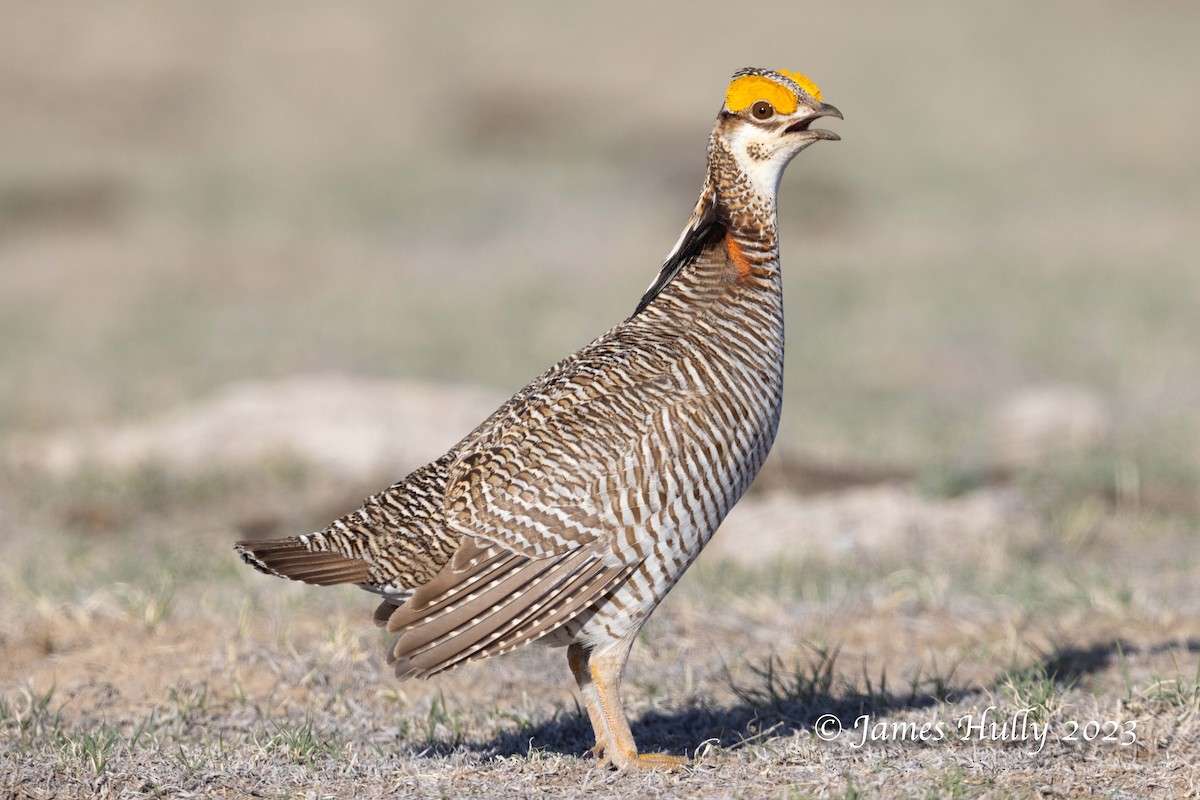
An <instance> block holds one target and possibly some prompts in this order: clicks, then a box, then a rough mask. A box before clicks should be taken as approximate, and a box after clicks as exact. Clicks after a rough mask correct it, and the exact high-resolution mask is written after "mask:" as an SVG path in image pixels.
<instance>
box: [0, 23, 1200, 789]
mask: <svg viewBox="0 0 1200 800" xmlns="http://www.w3.org/2000/svg"><path fill="white" fill-rule="evenodd" d="M447 8H449V7H447ZM730 13H731V12H730V8H729V6H728V4H724V3H717V2H706V1H704V2H695V3H688V4H686V5H683V4H679V5H677V4H671V3H660V4H654V5H653V6H646V7H644V8H640V9H639V10H638V11H637V13H636V14H635V13H633V12H632V11H630V12H626V11H621V10H617V11H613V10H610V9H609V8H608V7H602V6H586V7H585V6H582V5H578V6H574V5H573V6H566V5H562V6H561V7H555V11H554V12H553V13H551V12H549V11H548V10H547V9H546V8H545V7H543V6H538V5H533V4H523V3H515V4H503V5H499V4H484V3H476V4H468V5H465V6H455V8H454V10H446V9H441V8H440V7H434V6H428V7H426V6H417V5H405V4H397V3H393V2H390V0H381V1H380V2H370V1H369V0H363V1H362V2H354V3H343V4H337V5H297V4H295V3H290V2H264V3H256V4H253V5H247V4H244V3H239V2H236V0H230V1H229V2H223V1H221V0H214V2H209V3H204V4H190V5H188V4H161V3H144V4H131V5H124V6H121V7H119V8H116V7H111V6H100V5H96V6H78V7H70V6H62V5H58V4H55V3H38V4H28V5H25V6H20V7H16V6H14V7H13V8H10V9H7V10H6V12H5V24H4V25H3V26H0V116H3V119H4V124H3V125H0V553H3V559H2V561H0V652H2V653H3V658H0V797H5V798H8V797H13V798H26V797H36V798H42V797H94V796H102V797H113V798H117V797H188V796H201V797H214V796H215V797H221V796H228V797H246V796H263V797H363V798H370V797H383V796H387V797H396V796H414V797H442V796H470V795H475V796H495V795H496V794H497V793H500V792H503V793H505V794H511V795H520V796H530V797H540V796H564V797H602V796H618V795H619V796H662V797H759V796H773V797H806V796H814V797H859V796H884V797H913V796H918V797H919V796H926V797H972V796H986V797H995V796H1019V797H1026V796H1041V797H1090V796H1096V797H1146V796H1170V797H1188V796H1195V795H1196V794H1197V787H1196V779H1195V775H1196V766H1197V763H1196V762H1197V760H1200V740H1198V737H1200V734H1198V730H1197V725H1198V722H1197V716H1198V715H1200V602H1198V601H1197V598H1200V554H1198V550H1197V540H1198V536H1200V493H1198V491H1197V487H1198V486H1200V413H1198V411H1197V409H1200V370H1198V369H1196V342H1197V341H1200V271H1198V270H1197V269H1196V253H1197V252H1200V229H1198V228H1197V227H1196V225H1195V220H1196V219H1198V218H1200V156H1198V155H1197V153H1198V151H1197V150H1196V148H1195V146H1194V143H1195V142H1196V141H1198V140H1200V99H1198V98H1200V95H1198V94H1197V93H1196V92H1195V91H1194V86H1193V84H1194V69H1192V68H1191V65H1192V62H1193V61H1194V56H1193V50H1194V41H1193V40H1194V35H1193V31H1195V30H1196V26H1197V15H1198V14H1200V11H1198V10H1197V8H1196V7H1193V6H1189V5H1187V4H1160V5H1154V6H1152V7H1151V6H1144V5H1143V6H1137V7H1134V6H1129V5H1127V4H1121V3H1116V2H1107V0H1105V1H1104V2H1099V3H1092V4H1089V5H1088V6H1087V9H1086V10H1085V9H1083V8H1082V7H1081V6H1080V7H1076V6H1073V5H1062V6H1049V5H1046V4H1043V3H1033V2H1016V3H1008V4H1003V5H997V6H984V5H971V6H967V5H962V6H956V7H953V8H950V7H947V6H946V5H945V4H942V3H933V2H929V3H922V2H917V3H908V4H905V5H904V6H903V7H901V6H898V5H895V4H889V3H882V2H865V3H854V4H839V5H833V6H830V7H827V8H816V7H801V6H798V5H796V4H794V3H788V4H785V3H744V4H741V5H740V6H739V11H738V13H739V14H740V15H742V16H739V17H738V18H737V19H732V18H731V17H730ZM743 27H745V30H743ZM617 43H619V46H617ZM748 65H759V66H767V67H782V68H788V69H799V70H801V71H804V72H806V73H808V74H810V75H811V77H812V78H813V79H814V80H815V81H816V82H817V83H818V85H820V86H821V87H822V89H823V90H824V99H825V100H826V101H828V102H830V103H833V104H835V105H837V106H838V107H839V108H840V109H841V110H842V111H843V112H844V113H845V116H846V119H845V121H835V122H836V125H834V124H831V125H830V127H831V128H832V127H836V128H837V130H838V133H839V134H840V135H841V136H842V141H840V142H836V143H828V142H823V143H819V145H817V146H814V147H813V148H812V149H810V150H809V151H807V152H805V153H804V154H802V155H801V157H800V158H799V159H798V160H797V161H796V162H795V163H794V164H793V165H792V166H791V167H790V169H789V172H788V174H787V175H786V177H785V179H784V182H783V185H782V188H781V198H780V230H781V240H782V250H783V266H784V273H785V297H786V304H787V320H788V322H787V325H788V330H787V334H788V351H787V352H788V356H787V358H788V361H787V369H786V372H787V386H786V394H785V408H784V418H783V422H782V426H781V431H780V438H779V442H778V443H777V447H776V452H775V453H774V454H773V456H772V460H771V461H770V463H769V465H768V467H767V468H766V470H765V471H764V474H763V475H762V476H761V477H760V479H759V481H758V482H757V483H756V485H755V487H754V488H753V489H752V491H751V494H750V495H749V496H748V497H747V498H746V499H745V500H744V501H743V503H742V504H741V505H739V506H738V508H737V509H735V511H734V513H733V515H732V516H731V517H730V519H729V520H728V522H727V523H726V525H725V526H724V527H723V528H722V530H721V531H720V532H719V533H718V534H717V537H716V538H715V540H714V541H713V543H712V546H711V548H710V549H709V550H708V551H706V553H705V554H704V556H703V557H702V559H701V561H700V562H699V563H698V564H697V565H696V566H695V568H694V569H693V570H691V571H690V572H689V573H688V574H687V575H686V576H685V578H684V580H683V582H682V583H681V584H680V585H679V587H678V588H677V589H676V590H675V591H673V592H672V594H671V595H670V597H669V598H668V599H667V601H666V603H665V604H664V605H663V606H662V607H661V608H660V609H659V610H658V612H657V613H656V614H655V616H654V618H653V619H652V620H651V621H650V623H649V624H648V625H647V627H646V629H645V631H644V634H643V635H642V637H641V639H640V640H639V642H638V644H637V645H636V646H635V648H634V651H633V655H632V658H631V662H630V667H629V670H628V673H627V677H626V684H625V689H624V694H625V698H626V704H627V708H628V711H629V713H630V717H631V720H632V722H633V731H634V734H635V736H636V737H637V739H638V741H639V743H640V745H641V746H642V748H643V749H645V750H665V751H667V752H671V753H678V754H686V755H687V756H689V758H691V766H690V767H689V769H687V770H685V771H683V772H680V773H668V774H659V773H647V774H619V773H616V772H612V771H609V770H607V769H604V768H602V767H600V766H598V765H597V764H596V763H595V762H594V761H591V760H589V759H587V758H586V757H585V756H584V755H583V754H584V752H585V751H586V749H587V748H588V747H589V746H590V744H591V742H590V741H589V735H590V734H589V730H588V729H589V726H588V724H587V721H586V716H585V715H581V713H580V709H579V706H578V704H577V702H576V696H575V693H574V689H573V687H572V681H571V680H570V677H569V673H568V670H567V667H566V663H565V661H566V659H565V655H564V653H562V652H561V651H555V650H546V649H542V648H538V647H533V648H528V649H525V650H522V651H519V652H516V653H513V654H511V655H509V656H505V657H503V658H499V659H495V660H493V661H489V662H485V663H482V664H477V665H473V666H470V667H467V668H464V669H462V670H459V671H456V672H453V673H450V674H448V675H445V676H441V677H438V678H436V679H434V680H432V681H429V682H423V683H422V682H405V683H400V682H398V681H396V680H395V679H394V677H393V676H392V675H391V674H390V672H389V671H388V668H387V665H386V663H385V662H384V658H383V653H384V651H385V648H386V645H387V639H386V637H385V636H383V635H382V634H381V633H379V632H378V631H377V630H376V629H375V628H373V627H372V626H371V624H370V616H369V615H370V613H371V610H372V608H373V605H374V604H373V602H372V598H371V597H369V596H368V595H366V594H364V593H363V592H361V591H358V590H355V589H352V588H345V589H336V590H335V589H316V588H311V587H303V586H299V585H292V584H288V583H286V582H284V581H279V580H274V579H269V578H267V577H265V576H262V575H259V574H257V573H254V572H253V571H252V570H250V569H248V568H246V567H245V566H244V565H242V564H241V563H239V562H238V561H237V559H236V558H235V556H234V554H233V551H232V548H231V545H232V542H233V541H235V540H237V539H239V538H245V537H253V536H274V535H285V534H290V533H300V532H307V531H311V530H314V529H317V528H319V527H321V526H323V525H324V524H325V523H326V522H328V521H329V520H330V519H332V518H333V517H335V516H337V515H339V514H342V513H344V512H346V511H348V510H350V509H352V508H354V507H355V506H356V505H357V503H358V502H360V501H361V499H362V498H363V497H364V496H366V495H367V494H369V493H371V492H374V491H377V490H379V489H380V488H382V487H383V486H386V485H387V484H389V483H390V482H392V481H394V480H396V479H397V478H399V477H401V476H402V475H403V474H405V471H406V470H407V469H411V468H412V467H414V466H417V465H418V464H420V463H422V462H423V461H424V460H426V459H428V458H431V457H434V456H436V455H438V454H439V448H440V447H444V446H445V445H447V444H449V443H450V442H452V441H453V440H454V438H455V435H456V434H458V433H461V432H463V431H464V430H465V429H466V428H468V427H470V425H471V424H473V422H474V421H475V420H477V419H478V418H479V417H480V416H482V415H483V414H484V413H486V411H487V410H488V408H490V407H491V406H494V404H495V403H496V402H498V401H499V400H500V399H503V398H504V397H506V396H508V394H509V393H511V391H512V390H514V389H515V388H517V387H518V386H520V385H522V384H523V383H524V382H525V381H526V380H528V379H529V378H530V377H532V376H533V375H536V374H537V373H539V372H540V371H541V370H542V369H544V368H545V367H546V366H547V365H548V364H550V363H553V362H554V361H555V360H556V359H558V358H559V357H561V356H563V355H564V354H566V353H567V352H570V351H571V350H572V349H573V348H575V347H578V346H579V345H581V344H583V343H584V342H586V341H588V340H589V339H590V338H591V337H594V336H595V335H597V334H598V333H600V332H601V331H603V330H604V329H606V328H607V327H608V326H610V325H612V324H613V323H615V322H617V321H619V320H620V319H622V318H623V317H624V316H625V315H627V314H628V313H629V312H630V311H631V310H632V308H633V307H634V305H635V304H636V301H637V298H638V297H640V295H641V292H642V291H643V290H644V288H645V286H646V285H647V284H648V283H649V282H650V280H651V279H652V277H653V276H654V275H655V274H656V273H657V268H658V263H659V260H660V259H661V258H662V256H663V255H664V254H665V253H666V252H667V251H668V250H669V249H670V245H671V243H672V242H674V241H675V238H676V236H677V235H678V232H679V230H680V229H681V228H682V226H683V224H684V222H685V220H686V218H687V214H688V212H689V211H690V209H691V206H692V204H693V202H694V199H695V193H696V191H697V190H698V188H699V186H700V182H701V169H702V163H703V157H704V144H705V137H706V136H707V133H708V131H709V130H710V126H711V122H712V116H713V114H714V113H715V111H716V109H717V107H718V105H719V102H720V96H721V93H722V91H723V90H724V87H725V82H726V81H727V80H728V77H729V75H730V74H731V73H732V72H733V71H734V70H736V69H737V68H739V67H743V66H748ZM828 715H832V717H830V716H828ZM864 715H865V716H864ZM993 721H994V722H995V723H996V725H997V727H996V728H995V729H994V733H993V728H992V727H991V724H992V722H993ZM839 726H840V728H841V731H842V732H841V734H840V735H834V734H836V733H837V730H838V727H839ZM1043 733H1044V734H1045V735H1044V736H1042V735H1041V734H1043Z"/></svg>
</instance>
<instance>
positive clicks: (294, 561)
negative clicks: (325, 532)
mask: <svg viewBox="0 0 1200 800" xmlns="http://www.w3.org/2000/svg"><path fill="white" fill-rule="evenodd" d="M233 549H234V550H236V551H237V553H238V555H240V556H241V557H242V560H243V561H245V562H246V563H247V564H249V565H250V566H252V567H254V568H255V569H256V570H258V571H259V572H263V573H266V574H267V575H274V576H276V577H278V578H290V579H291V580H294V581H304V582H305V583H315V584H317V585H318V586H332V585H334V584H338V583H368V582H370V580H371V575H370V571H369V569H368V566H367V562H365V561H363V560H362V559H361V558H352V557H348V556H344V555H342V554H340V553H330V552H322V551H320V550H315V549H313V546H312V543H311V542H310V540H309V537H307V536H289V537H288V538H286V539H260V540H258V541H244V542H237V543H235V544H234V546H233Z"/></svg>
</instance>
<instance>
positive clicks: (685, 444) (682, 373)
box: [238, 122, 783, 677]
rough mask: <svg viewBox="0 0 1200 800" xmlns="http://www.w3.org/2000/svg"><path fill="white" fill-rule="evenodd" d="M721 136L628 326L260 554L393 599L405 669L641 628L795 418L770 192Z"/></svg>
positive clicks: (274, 566) (425, 671) (388, 616)
mask: <svg viewBox="0 0 1200 800" xmlns="http://www.w3.org/2000/svg"><path fill="white" fill-rule="evenodd" d="M720 125H721V123H720V122H719V123H718V129H717V130H716V131H714V134H713V138H712V140H711V142H710V149H709V175H708V180H707V181H706V183H705V186H704V189H703V191H702V193H701V197H700V201H699V202H698V204H697V206H696V209H695V211H694V212H693V214H692V218H691V220H690V222H689V224H688V227H687V228H686V229H685V231H684V234H683V236H682V237H681V239H680V241H679V243H678V244H677V245H676V247H675V249H674V250H673V251H672V254H671V255H670V256H669V257H668V259H667V261H666V263H665V264H664V265H663V268H662V270H661V272H660V274H659V277H658V279H656V281H655V282H654V283H653V284H652V285H651V287H650V289H649V290H648V291H647V293H646V295H645V296H644V297H643V298H642V301H641V303H640V304H639V305H638V308H637V310H636V311H635V313H634V314H633V316H631V317H630V318H629V319H627V320H625V321H624V322H622V323H621V324H620V325H618V326H616V327H615V328H613V329H612V330H610V331H608V332H607V333H605V334H604V335H603V336H601V337H600V338H599V339H597V340H596V341H594V342H592V343H591V344H589V345H587V346H586V347H584V348H582V349H581V350H579V351H578V352H576V353H574V354H573V355H571V356H569V357H568V358H566V359H564V360H563V361H561V362H559V363H558V364H556V365H554V366H553V367H551V368H550V369H549V370H547V371H546V373H544V374H543V375H541V376H540V377H539V378H537V379H536V380H534V381H533V382H532V383H530V384H529V385H528V386H527V387H525V388H524V389H523V390H521V391H520V392H518V393H517V394H516V395H515V396H514V397H513V398H512V399H511V400H509V401H508V402H507V403H505V404H504V405H503V406H502V407H501V408H499V409H497V411H496V412H495V413H494V414H492V415H491V416H490V417H489V418H488V419H487V420H485V421H484V422H483V423H482V424H481V425H480V426H479V427H478V428H476V429H475V430H474V431H472V432H471V433H470V434H469V435H468V436H467V437H465V438H464V439H463V440H462V441H461V442H459V444H458V445H456V446H455V447H454V448H453V449H452V450H451V451H450V452H449V453H447V454H446V455H445V456H443V457H442V458H441V459H439V460H438V461H435V462H433V463H432V464H430V465H428V466H426V467H423V468H422V469H420V470H417V471H416V472H414V473H413V474H412V475H410V476H409V477H407V478H406V479H405V480H403V481H401V482H399V483H397V484H396V485H394V486H392V487H390V488H389V489H388V490H386V491H384V492H383V493H381V494H379V495H376V496H374V497H372V498H370V499H368V500H367V502H366V503H365V504H364V505H363V507H362V508H361V509H359V510H358V511H356V512H354V513H353V514H350V515H347V516H346V517H343V518H342V519H339V520H338V521H336V522H334V523H333V524H332V525H330V526H329V527H328V528H326V529H325V530H324V531H321V532H319V533H314V534H309V535H307V536H300V537H294V538H290V539H282V540H273V541H267V542H240V543H239V544H238V550H239V552H241V553H242V555H243V557H244V558H245V560H246V561H247V562H248V563H251V564H252V565H254V566H255V567H257V568H259V569H260V570H263V571H265V572H269V573H271V574H275V575H281V576H285V577H291V578H296V579H298V580H305V581H309V582H313V583H337V582H350V583H358V584H360V585H362V586H363V587H364V588H367V589H370V590H371V591H375V592H378V593H380V594H382V595H383V596H384V600H383V602H382V603H381V605H380V607H379V609H378V610H377V611H376V614H375V620H376V622H377V623H378V624H381V625H386V626H387V629H388V630H389V631H391V632H395V633H398V634H399V638H398V639H397V641H396V644H395V647H394V648H393V651H392V654H391V658H390V660H392V661H393V662H394V663H395V666H396V671H397V674H398V675H400V676H401V677H407V676H427V675H432V674H435V673H437V672H440V671H443V670H446V669H451V668H453V667H456V666H459V665H460V664H464V663H467V662H469V661H474V660H477V659H480V658H485V657H487V656H491V655H496V654H499V653H503V652H506V651H508V650H511V649H513V648H515V647H518V646H521V645H523V644H526V643H528V642H531V641H534V640H536V639H539V638H542V637H546V636H550V637H551V639H550V641H552V642H553V643H555V644H566V643H570V642H581V643H583V644H584V645H585V646H588V647H597V646H602V645H604V644H605V643H612V642H616V641H618V640H623V639H627V638H629V637H631V636H632V635H633V634H634V633H636V631H637V630H638V629H639V628H640V627H641V626H642V624H644V622H645V621H646V619H647V618H648V617H649V615H650V614H651V612H652V611H653V610H654V608H655V607H656V606H657V605H658V604H659V602H661V600H662V598H663V597H664V596H665V594H666V593H667V591H669V590H670V588H671V587H672V586H673V585H674V584H675V582H676V581H678V579H679V578H680V576H681V575H682V574H683V572H684V571H685V570H686V569H687V567H688V566H689V565H690V564H691V563H692V561H694V560H695V558H696V557H697V556H698V555H699V553H700V551H701V549H702V548H703V547H704V545H705V544H706V543H707V541H708V540H709V538H710V537H711V536H712V534H713V532H714V531H715V530H716V529H717V527H718V525H719V524H720V523H721V521H722V520H723V519H724V517H725V515H726V514H727V513H728V512H729V510H730V509H731V508H732V507H733V505H734V503H736V502H737V500H738V499H739V498H740V497H741V495H742V494H743V493H744V492H745V491H746V489H747V488H748V487H749V485H750V482H751V481H752V480H753V478H754V476H755V474H756V473H757V472H758V470H759V468H760V467H761V466H762V463H763V461H764V460H765V458H766V456H767V452H768V451H769V450H770V447H771V444H772V442H773V440H774V437H775V432H776V429H777V426H778V420H779V409H780V403H781V397H782V374H783V308H782V294H781V283H780V274H779V265H778V255H777V254H778V251H777V244H776V234H775V222H774V220H775V212H774V207H773V199H768V200H764V198H763V197H762V196H761V195H759V194H756V193H755V192H754V191H753V189H752V187H751V186H750V184H749V181H748V179H746V178H745V176H744V175H742V174H741V172H740V171H739V170H738V168H737V165H736V163H735V159H734V158H733V156H732V155H731V154H730V153H729V152H727V151H726V150H725V149H724V145H723V144H722V141H721V138H720V136H719V135H718V134H719V132H720Z"/></svg>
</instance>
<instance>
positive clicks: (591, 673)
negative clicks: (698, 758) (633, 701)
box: [567, 640, 687, 769]
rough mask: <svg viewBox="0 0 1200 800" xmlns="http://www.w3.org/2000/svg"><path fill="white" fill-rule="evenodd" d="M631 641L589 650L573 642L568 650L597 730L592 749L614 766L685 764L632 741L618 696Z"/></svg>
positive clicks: (637, 766)
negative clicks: (642, 750)
mask: <svg viewBox="0 0 1200 800" xmlns="http://www.w3.org/2000/svg"><path fill="white" fill-rule="evenodd" d="M632 644H633V642H632V640H630V641H629V642H626V643H623V644H621V645H619V646H617V647H616V648H614V649H612V650H606V651H601V652H590V653H589V652H586V651H584V650H583V649H582V648H579V649H578V650H575V648H576V647H579V646H578V645H572V648H571V650H568V651H567V656H568V658H569V659H570V660H571V669H572V671H573V672H575V680H576V681H577V682H578V683H579V691H580V693H581V694H583V702H584V704H585V705H586V706H587V709H588V716H589V717H590V718H591V720H592V728H594V729H595V731H596V751H595V752H597V754H602V755H603V756H604V758H605V760H607V761H608V762H609V763H611V764H613V765H614V766H615V767H617V769H630V768H639V769H680V768H682V767H683V766H684V765H685V764H686V763H687V761H686V759H684V758H681V757H680V756H672V755H667V754H666V753H645V754H639V753H638V751H637V743H636V742H634V741H633V734H632V733H631V732H630V730H629V722H628V721H627V720H626V719H625V710H624V709H623V708H622V706H621V697H620V688H621V673H622V672H623V671H624V669H625V660H626V659H627V658H628V657H629V648H630V646H631V645H632ZM572 650H574V652H575V655H574V656H572V655H571V652H572ZM576 669H578V671H576ZM581 673H583V674H581Z"/></svg>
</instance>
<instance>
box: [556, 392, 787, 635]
mask: <svg viewBox="0 0 1200 800" xmlns="http://www.w3.org/2000/svg"><path fill="white" fill-rule="evenodd" d="M777 398H778V395H776V396H775V397H771V398H767V399H765V400H764V401H763V403H762V404H761V405H759V406H758V407H757V408H755V409H753V410H752V411H750V412H749V413H747V414H746V416H745V417H744V418H743V419H744V423H743V424H742V425H739V426H734V427H732V428H730V427H725V428H723V429H722V430H724V432H725V435H724V436H722V437H720V438H717V437H715V436H708V437H697V438H695V439H691V440H687V439H685V440H683V441H682V443H681V445H680V446H679V447H678V448H677V449H676V450H675V451H674V452H671V453H669V454H668V456H669V458H668V459H667V460H665V461H664V462H663V472H664V475H663V476H662V477H663V478H664V479H665V480H664V483H665V484H668V486H667V488H666V490H665V491H664V492H663V496H664V499H665V500H666V502H664V503H663V505H662V507H661V508H659V509H656V510H655V511H654V512H653V513H650V514H648V515H646V516H644V517H642V519H641V520H640V522H639V524H637V525H635V526H628V527H626V529H624V530H618V531H616V532H615V533H616V536H615V537H614V550H616V552H617V553H618V554H620V555H621V556H623V560H624V563H630V564H634V568H633V570H632V571H631V573H630V574H629V576H628V577H627V578H626V579H625V581H624V582H623V583H621V584H620V585H619V586H618V587H617V589H616V590H615V591H614V592H613V594H612V595H611V596H610V597H608V598H606V600H605V602H603V603H600V604H598V605H597V607H596V608H595V610H594V611H592V612H590V613H589V614H584V615H582V616H581V617H580V618H578V620H577V621H576V622H575V624H574V625H572V626H570V628H569V629H568V631H565V633H568V634H569V636H568V637H566V638H565V639H564V637H561V636H560V637H559V638H560V639H564V641H565V640H568V639H569V640H570V641H581V642H583V643H584V644H585V645H589V646H596V645H597V644H600V643H603V642H605V641H613V640H617V639H622V640H623V639H625V638H626V637H628V636H631V635H634V634H636V632H637V630H639V629H640V628H641V627H642V625H643V624H644V623H645V621H646V620H647V619H648V618H649V616H650V614H651V613H652V612H653V611H654V609H655V608H656V607H657V606H658V604H659V603H660V602H662V599H663V597H665V596H666V594H667V592H668V591H670V590H671V588H672V587H673V586H674V585H675V583H676V582H677V581H678V580H679V579H680V577H682V576H683V573H684V572H685V571H686V570H687V568H688V567H689V566H691V564H692V562H693V561H695V560H696V558H697V557H698V556H699V555H700V551H701V550H702V549H703V548H704V546H705V545H706V544H707V543H708V541H709V539H711V538H712V535H713V534H714V533H715V532H716V530H717V527H718V526H719V525H720V524H721V522H722V520H724V518H725V516H726V515H727V514H728V513H729V511H730V510H731V509H732V508H733V506H734V504H735V503H737V501H738V500H739V499H740V498H741V497H742V495H743V494H744V493H745V492H746V490H747V489H748V488H749V486H750V483H751V482H752V481H753V480H754V476H755V475H757V474H758V471H759V469H760V468H761V467H762V465H763V462H764V461H765V460H766V457H767V454H768V453H769V452H770V449H771V445H772V443H773V442H774V439H775V433H776V431H777V429H778V424H779V402H778V399H777Z"/></svg>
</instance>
